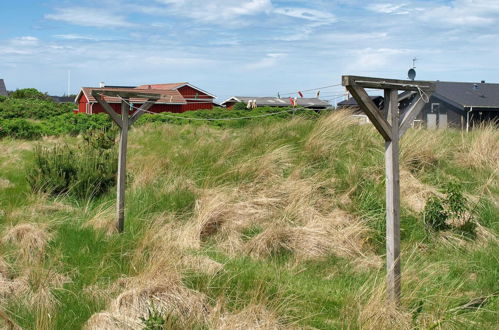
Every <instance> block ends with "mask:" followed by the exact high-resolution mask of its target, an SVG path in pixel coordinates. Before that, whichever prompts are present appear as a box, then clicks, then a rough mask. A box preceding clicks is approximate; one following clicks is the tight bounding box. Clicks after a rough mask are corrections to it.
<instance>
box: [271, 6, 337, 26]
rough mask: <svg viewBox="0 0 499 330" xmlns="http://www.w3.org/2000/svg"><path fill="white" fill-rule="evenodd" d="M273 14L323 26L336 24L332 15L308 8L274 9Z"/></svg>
mask: <svg viewBox="0 0 499 330" xmlns="http://www.w3.org/2000/svg"><path fill="white" fill-rule="evenodd" d="M274 12H275V13H277V14H280V15H285V16H290V17H294V18H300V19H304V20H308V21H314V22H320V23H323V24H331V23H334V22H336V17H335V16H334V15H333V14H330V13H328V12H323V11H319V10H315V9H309V8H289V7H288V8H275V9H274Z"/></svg>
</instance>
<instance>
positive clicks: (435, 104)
mask: <svg viewBox="0 0 499 330" xmlns="http://www.w3.org/2000/svg"><path fill="white" fill-rule="evenodd" d="M435 87H436V88H435V92H433V94H432V95H430V96H429V102H428V103H427V104H425V106H424V107H423V109H422V110H421V112H420V113H419V115H418V117H417V118H416V120H418V121H420V122H422V123H424V125H425V126H426V127H427V128H428V129H436V128H447V127H454V128H461V129H469V128H471V127H473V126H474V125H476V124H479V123H482V122H487V121H490V122H495V123H496V124H499V123H498V121H499V84H489V83H485V81H482V82H480V83H472V82H448V81H436V82H435ZM416 95H418V93H417V92H404V93H401V94H400V95H399V104H400V109H401V110H402V111H403V110H404V109H406V108H407V107H409V106H410V105H411V104H412V102H413V101H414V99H415V97H416Z"/></svg>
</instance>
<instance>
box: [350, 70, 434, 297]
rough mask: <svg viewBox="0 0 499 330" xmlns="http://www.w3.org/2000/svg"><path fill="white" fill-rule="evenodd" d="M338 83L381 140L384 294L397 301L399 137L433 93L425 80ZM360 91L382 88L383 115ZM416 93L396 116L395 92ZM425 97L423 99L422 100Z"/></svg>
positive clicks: (363, 79)
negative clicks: (383, 160)
mask: <svg viewBox="0 0 499 330" xmlns="http://www.w3.org/2000/svg"><path fill="white" fill-rule="evenodd" d="M342 84H343V86H345V87H346V88H347V90H348V91H349V92H350V94H352V96H353V97H354V98H355V100H356V101H357V104H358V105H359V107H360V108H361V109H362V111H364V112H365V113H366V115H367V116H368V117H369V119H370V120H371V122H372V123H373V125H374V127H376V129H377V130H378V132H379V133H380V134H381V136H383V138H384V139H385V171H386V180H385V184H386V270H387V278H386V280H387V293H388V297H389V299H390V300H391V301H393V302H395V303H397V304H398V303H399V300H400V288H401V287H400V273H401V270H400V176H399V171H400V169H399V144H400V138H401V137H402V136H403V135H404V133H405V132H406V131H407V129H408V128H409V127H410V126H411V123H412V122H413V121H414V119H415V118H416V116H417V115H418V113H419V112H420V111H421V109H422V108H423V106H424V104H425V102H428V101H427V98H428V95H429V94H431V93H432V92H433V91H434V90H435V84H434V83H433V82H429V81H412V80H395V79H383V78H371V77H358V76H343V77H342ZM364 88H373V89H383V90H384V95H385V104H384V114H385V117H383V115H382V114H381V112H380V110H379V109H378V108H377V107H376V105H375V104H374V102H373V101H372V100H371V99H370V97H369V95H368V94H367V93H366V91H365V89H364ZM399 90H404V91H407V90H409V91H415V92H417V93H419V95H418V96H417V97H416V99H415V100H414V101H413V103H412V105H411V107H410V108H408V109H407V110H406V111H405V112H404V113H403V114H400V113H399V107H398V91H399ZM425 96H426V100H425Z"/></svg>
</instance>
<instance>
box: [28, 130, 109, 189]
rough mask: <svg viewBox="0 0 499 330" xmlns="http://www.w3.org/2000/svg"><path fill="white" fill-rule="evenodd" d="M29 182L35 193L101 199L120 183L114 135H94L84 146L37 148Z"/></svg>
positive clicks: (29, 174)
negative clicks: (117, 178) (117, 173)
mask: <svg viewBox="0 0 499 330" xmlns="http://www.w3.org/2000/svg"><path fill="white" fill-rule="evenodd" d="M34 158H35V159H34V163H33V164H32V166H31V167H30V168H28V171H27V179H28V182H29V184H30V186H31V188H32V189H33V190H34V191H41V192H45V193H49V194H51V195H59V194H65V193H67V194H69V195H72V196H75V197H78V198H90V197H97V196H100V195H102V194H104V193H106V192H107V191H108V190H109V189H110V188H111V187H112V186H114V185H115V184H116V171H117V154H116V151H115V148H114V137H113V135H112V133H110V132H98V133H92V134H90V135H89V136H88V137H86V138H85V139H84V141H83V143H82V144H81V145H80V146H76V147H71V146H68V145H61V146H56V147H52V148H46V147H41V146H37V147H36V148H35V157H34Z"/></svg>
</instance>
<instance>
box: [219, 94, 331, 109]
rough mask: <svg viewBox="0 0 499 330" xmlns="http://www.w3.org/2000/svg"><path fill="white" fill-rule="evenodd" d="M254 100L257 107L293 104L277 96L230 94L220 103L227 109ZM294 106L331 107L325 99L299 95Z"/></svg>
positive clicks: (288, 105)
mask: <svg viewBox="0 0 499 330" xmlns="http://www.w3.org/2000/svg"><path fill="white" fill-rule="evenodd" d="M250 101H251V102H253V101H254V102H255V103H256V106H257V107H291V106H293V104H292V103H291V100H290V99H289V98H277V97H271V96H268V97H257V96H232V97H230V98H228V99H227V100H225V101H223V102H222V103H221V105H222V106H225V107H226V108H227V109H232V107H233V106H234V104H236V103H239V102H243V103H246V104H248V102H250ZM296 103H297V104H296V106H299V107H303V108H309V109H327V108H330V107H331V104H329V103H328V102H326V101H323V100H321V99H318V98H315V97H299V98H297V99H296Z"/></svg>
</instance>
